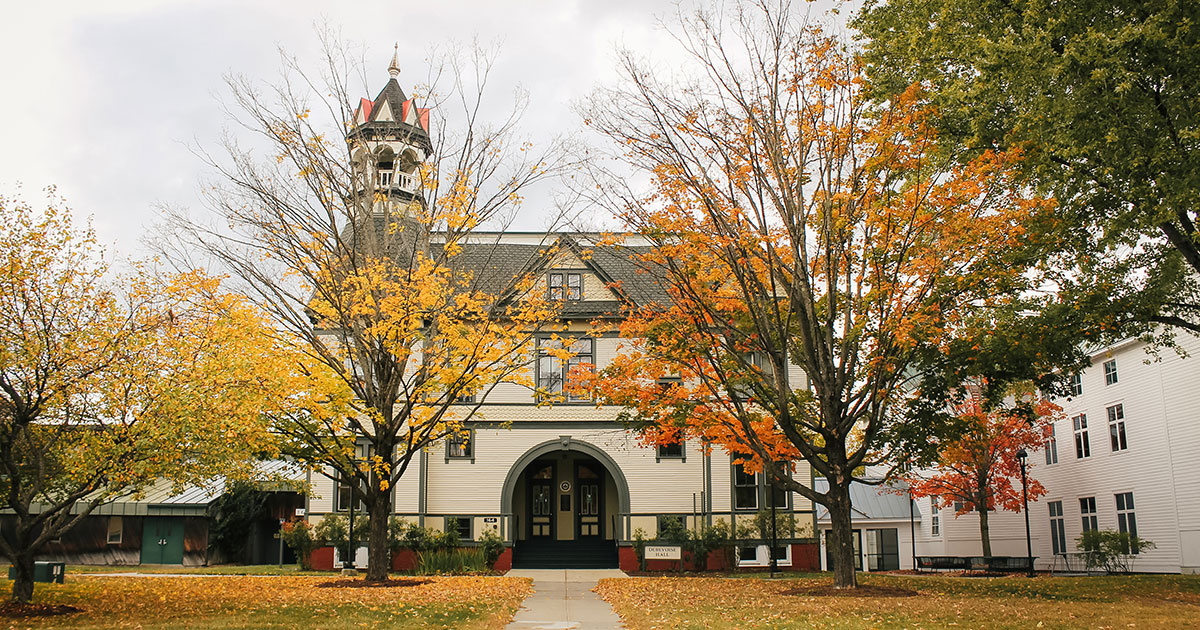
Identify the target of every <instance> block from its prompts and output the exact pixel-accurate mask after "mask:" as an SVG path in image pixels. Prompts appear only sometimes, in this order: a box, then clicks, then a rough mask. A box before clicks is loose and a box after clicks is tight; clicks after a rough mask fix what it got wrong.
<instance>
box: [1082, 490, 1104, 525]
mask: <svg viewBox="0 0 1200 630" xmlns="http://www.w3.org/2000/svg"><path fill="white" fill-rule="evenodd" d="M1079 514H1080V515H1081V516H1082V517H1083V531H1085V532H1090V531H1093V530H1097V529H1100V524H1099V522H1098V520H1097V517H1096V497H1083V498H1081V499H1079Z"/></svg>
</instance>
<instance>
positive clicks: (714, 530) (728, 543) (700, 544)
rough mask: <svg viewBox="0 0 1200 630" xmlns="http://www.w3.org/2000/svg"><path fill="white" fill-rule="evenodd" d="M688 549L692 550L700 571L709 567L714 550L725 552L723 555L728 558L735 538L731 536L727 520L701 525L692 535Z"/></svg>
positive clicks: (697, 568)
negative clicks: (710, 556) (709, 558)
mask: <svg viewBox="0 0 1200 630" xmlns="http://www.w3.org/2000/svg"><path fill="white" fill-rule="evenodd" d="M686 549H687V550H688V551H690V552H691V554H692V562H693V564H695V565H696V570H698V571H703V570H705V569H707V568H708V556H709V554H711V553H713V552H716V551H719V552H723V553H722V556H723V557H725V559H726V560H728V559H729V553H727V552H728V551H732V550H733V540H732V538H731V537H730V536H729V524H728V523H726V522H725V521H717V522H715V523H713V524H712V525H706V526H703V527H701V528H700V531H699V532H698V533H696V534H695V535H693V536H692V537H691V540H690V541H689V544H688V545H687V547H686Z"/></svg>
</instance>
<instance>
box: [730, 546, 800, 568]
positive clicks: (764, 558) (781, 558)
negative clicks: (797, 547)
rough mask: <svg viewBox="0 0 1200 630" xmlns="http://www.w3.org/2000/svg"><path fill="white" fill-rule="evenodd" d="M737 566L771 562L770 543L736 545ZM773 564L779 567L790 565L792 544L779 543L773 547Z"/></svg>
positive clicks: (760, 565)
mask: <svg viewBox="0 0 1200 630" xmlns="http://www.w3.org/2000/svg"><path fill="white" fill-rule="evenodd" d="M737 554H738V566H743V567H765V566H770V564H771V546H770V545H744V546H741V547H738V550H737ZM775 564H776V565H777V566H781V567H790V566H792V546H791V545H779V546H777V547H775Z"/></svg>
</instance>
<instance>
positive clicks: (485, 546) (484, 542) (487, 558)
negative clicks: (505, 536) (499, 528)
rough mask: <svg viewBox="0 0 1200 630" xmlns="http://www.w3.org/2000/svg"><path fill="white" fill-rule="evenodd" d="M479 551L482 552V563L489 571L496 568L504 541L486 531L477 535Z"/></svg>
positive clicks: (497, 535)
mask: <svg viewBox="0 0 1200 630" xmlns="http://www.w3.org/2000/svg"><path fill="white" fill-rule="evenodd" d="M479 550H480V551H481V552H483V562H484V564H485V565H486V566H487V567H488V568H489V569H490V568H492V567H494V566H496V561H497V560H499V559H500V554H502V553H504V541H503V540H501V538H500V534H497V533H496V532H494V531H492V530H490V529H487V530H484V532H483V533H482V534H480V535H479Z"/></svg>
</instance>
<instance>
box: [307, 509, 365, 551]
mask: <svg viewBox="0 0 1200 630" xmlns="http://www.w3.org/2000/svg"><path fill="white" fill-rule="evenodd" d="M349 529H350V519H348V518H346V517H345V516H342V515H341V514H330V515H329V516H326V517H325V518H323V519H321V522H320V523H317V526H316V528H315V529H314V530H313V533H314V534H316V538H317V540H318V541H320V543H321V545H333V547H334V548H335V549H337V551H338V555H339V556H341V557H342V558H343V559H346V558H350V557H351V555H350V546H351V541H350V531H349ZM368 529H369V526H368V523H367V517H365V516H359V517H356V518H355V519H354V541H353V544H354V547H355V548H357V547H358V546H359V545H361V544H362V543H363V541H365V540H366V539H367V534H368V533H369V532H368Z"/></svg>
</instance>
